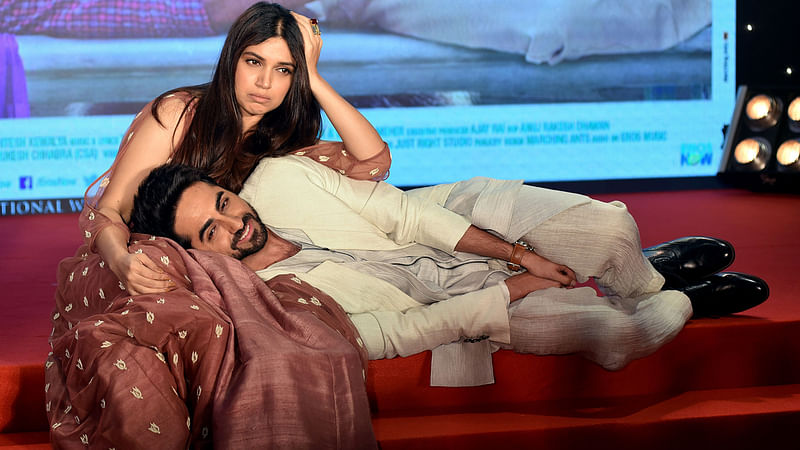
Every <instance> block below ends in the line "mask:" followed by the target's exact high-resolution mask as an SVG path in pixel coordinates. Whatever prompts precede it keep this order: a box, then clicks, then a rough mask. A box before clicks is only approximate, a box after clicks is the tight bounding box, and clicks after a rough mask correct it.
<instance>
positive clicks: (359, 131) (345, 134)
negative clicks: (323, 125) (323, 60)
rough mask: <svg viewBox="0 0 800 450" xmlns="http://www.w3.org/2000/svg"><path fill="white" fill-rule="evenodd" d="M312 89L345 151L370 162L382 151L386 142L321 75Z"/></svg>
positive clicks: (313, 81) (315, 78)
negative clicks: (340, 139)
mask: <svg viewBox="0 0 800 450" xmlns="http://www.w3.org/2000/svg"><path fill="white" fill-rule="evenodd" d="M311 90H312V91H313V92H314V96H315V97H316V98H317V101H318V102H319V104H320V106H321V107H322V109H323V110H324V111H325V114H326V115H327V116H328V119H329V120H330V121H331V124H333V127H334V128H335V129H336V131H337V132H338V133H339V137H341V138H342V142H343V143H344V146H345V148H346V149H347V151H349V152H350V153H351V154H352V155H353V156H354V157H355V158H356V159H359V160H365V159H369V158H371V157H373V156H375V155H377V154H378V153H380V151H381V150H383V146H384V143H383V139H382V138H381V136H380V135H379V134H378V132H377V131H376V130H375V127H373V126H372V124H371V123H369V121H368V120H367V119H366V118H365V117H364V116H363V115H361V113H360V112H358V110H357V109H356V108H355V107H353V105H351V104H350V103H349V102H348V101H347V100H345V99H344V98H342V96H341V95H339V93H338V92H336V90H335V89H333V87H332V86H331V85H330V84H328V82H327V81H325V79H323V78H322V77H321V76H315V77H313V78H312V80H311Z"/></svg>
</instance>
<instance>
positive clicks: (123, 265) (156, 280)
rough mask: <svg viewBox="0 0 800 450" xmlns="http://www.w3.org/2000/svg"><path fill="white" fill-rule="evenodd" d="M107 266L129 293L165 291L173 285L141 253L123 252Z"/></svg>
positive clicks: (164, 274) (151, 261)
mask: <svg viewBox="0 0 800 450" xmlns="http://www.w3.org/2000/svg"><path fill="white" fill-rule="evenodd" d="M109 267H110V268H111V270H112V271H113V272H114V274H115V275H116V276H117V277H118V278H119V279H120V281H122V284H123V285H124V286H125V287H126V288H127V289H128V292H129V293H130V294H131V295H138V294H154V293H158V292H166V291H168V290H170V289H173V288H174V287H175V282H173V281H172V280H171V279H170V278H169V275H167V274H166V273H165V272H164V271H163V270H161V268H160V267H158V266H157V265H156V264H155V263H154V262H153V260H151V259H150V258H149V257H148V256H147V255H145V254H143V253H124V254H123V255H122V256H121V257H119V258H117V259H116V260H115V261H114V262H113V263H109Z"/></svg>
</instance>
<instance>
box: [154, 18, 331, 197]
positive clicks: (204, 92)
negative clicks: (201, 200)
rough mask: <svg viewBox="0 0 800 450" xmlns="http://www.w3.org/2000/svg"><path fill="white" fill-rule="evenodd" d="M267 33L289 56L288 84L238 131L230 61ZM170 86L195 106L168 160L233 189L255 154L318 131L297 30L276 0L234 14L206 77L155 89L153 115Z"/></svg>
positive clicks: (285, 147) (300, 143)
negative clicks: (271, 106) (273, 104)
mask: <svg viewBox="0 0 800 450" xmlns="http://www.w3.org/2000/svg"><path fill="white" fill-rule="evenodd" d="M272 37H281V38H283V39H284V40H285V41H286V44H287V45H288V47H289V52H290V53H291V55H292V58H294V61H295V63H296V66H297V67H296V69H295V72H294V77H293V78H292V85H291V87H290V88H289V92H287V94H286V98H285V99H284V100H283V102H282V103H281V105H280V106H278V107H277V108H276V109H275V110H273V111H270V112H269V113H267V114H264V117H262V118H261V120H260V121H259V122H258V124H257V125H256V126H255V127H254V128H253V129H252V130H251V131H249V132H247V133H246V134H244V135H242V132H241V130H242V115H241V112H240V111H239V106H238V104H237V102H236V92H235V86H234V81H235V79H236V65H237V63H238V61H239V57H240V56H241V55H242V52H243V51H244V49H245V48H246V47H248V46H251V45H257V44H260V43H262V42H264V41H266V40H267V39H269V38H272ZM175 92H188V93H189V94H191V95H192V97H193V99H192V101H191V102H189V103H187V108H188V106H189V105H191V104H192V103H193V102H196V106H195V111H194V117H193V119H192V121H191V123H190V124H189V125H188V129H187V130H186V133H185V134H184V137H183V139H182V140H181V143H180V144H179V145H178V148H176V149H175V152H174V154H173V156H172V162H173V163H176V164H187V165H190V166H193V167H197V168H199V169H201V170H203V171H205V172H206V173H208V175H209V176H211V178H213V179H214V180H215V181H216V182H217V183H219V184H220V185H221V186H223V187H225V188H227V189H229V190H231V191H233V192H239V191H240V190H241V188H242V184H243V183H244V180H245V178H247V176H248V175H249V174H250V172H251V171H252V170H253V168H254V167H255V165H256V163H257V162H258V161H259V160H260V159H261V158H263V157H268V156H282V155H285V154H287V153H289V152H291V151H293V150H297V149H298V148H302V147H307V146H309V145H313V144H315V143H316V142H317V141H318V140H319V138H320V135H321V122H322V117H321V114H320V107H319V103H317V100H316V99H315V98H314V95H313V94H312V92H311V86H310V84H309V80H308V68H307V66H306V58H305V51H304V45H303V35H302V33H301V32H300V28H299V27H298V26H297V22H296V21H295V19H294V16H292V15H291V13H290V12H289V10H287V9H285V8H284V7H282V6H280V5H277V4H270V3H265V2H259V3H256V4H254V5H253V6H251V7H250V8H248V9H247V10H246V11H245V12H244V13H243V14H242V15H241V16H239V18H238V19H237V20H236V22H234V24H233V25H232V26H231V29H230V31H229V32H228V37H227V38H226V39H225V44H224V45H223V47H222V52H221V53H220V56H219V61H218V62H217V67H216V69H215V71H214V77H213V78H212V80H211V82H210V83H206V84H201V85H196V86H186V87H181V88H177V89H173V90H171V91H167V92H165V93H163V94H161V95H160V96H159V97H158V98H157V99H156V100H155V101H154V102H153V106H152V112H153V115H154V116H155V117H156V120H158V107H159V104H160V103H161V101H162V100H163V99H164V98H165V97H166V96H167V95H170V94H173V93H175ZM185 113H186V109H184V112H183V114H185Z"/></svg>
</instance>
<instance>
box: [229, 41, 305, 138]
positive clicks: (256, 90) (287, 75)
mask: <svg viewBox="0 0 800 450" xmlns="http://www.w3.org/2000/svg"><path fill="white" fill-rule="evenodd" d="M296 67H297V66H296V63H295V60H294V59H293V58H292V54H291V53H290V52H289V46H288V45H286V41H285V40H283V38H280V37H272V38H269V39H267V40H266V41H264V42H262V43H260V44H257V45H251V46H249V47H245V49H244V51H243V52H242V56H240V57H239V61H238V62H237V63H236V79H235V84H234V89H235V90H236V102H237V103H238V104H239V111H240V112H241V114H242V123H243V125H244V130H245V131H246V130H249V129H250V128H252V127H253V126H255V124H256V123H258V121H259V120H261V117H263V116H264V114H266V113H268V112H270V111H272V110H274V109H275V108H277V107H278V106H280V104H281V103H283V99H284V98H285V97H286V93H287V92H289V87H290V86H291V85H292V78H293V77H294V72H295V69H296Z"/></svg>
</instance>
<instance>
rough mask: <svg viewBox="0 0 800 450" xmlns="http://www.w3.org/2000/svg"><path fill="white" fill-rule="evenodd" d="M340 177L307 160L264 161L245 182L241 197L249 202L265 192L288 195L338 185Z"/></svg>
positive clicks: (297, 157)
mask: <svg viewBox="0 0 800 450" xmlns="http://www.w3.org/2000/svg"><path fill="white" fill-rule="evenodd" d="M337 176H338V173H336V172H334V171H332V170H331V169H328V168H327V167H325V166H323V165H321V164H319V163H317V162H314V161H313V160H311V159H310V158H306V157H304V156H295V155H286V156H281V157H278V158H264V159H262V160H261V161H260V162H259V163H258V165H257V166H256V168H255V169H254V170H253V173H252V174H251V175H250V176H249V177H248V178H247V180H245V183H244V186H243V187H242V190H241V192H240V193H239V195H240V196H241V197H242V198H244V199H245V200H248V201H251V199H252V198H253V197H254V196H255V195H256V194H257V193H263V192H265V191H272V192H274V193H277V192H286V191H287V190H289V191H295V190H308V189H311V188H320V187H323V188H325V187H327V186H329V185H334V184H336V183H335V181H334V179H335V178H336V177H337Z"/></svg>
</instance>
